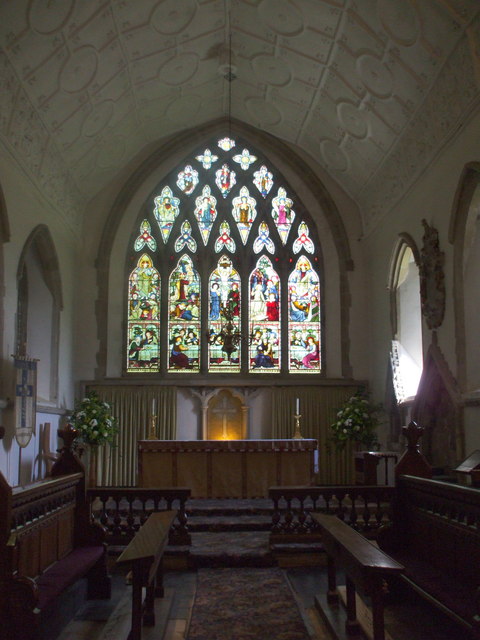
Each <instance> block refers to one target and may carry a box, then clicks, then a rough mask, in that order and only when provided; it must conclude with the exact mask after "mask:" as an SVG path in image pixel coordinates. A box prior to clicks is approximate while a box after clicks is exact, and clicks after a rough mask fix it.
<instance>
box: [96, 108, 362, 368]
mask: <svg viewBox="0 0 480 640" xmlns="http://www.w3.org/2000/svg"><path fill="white" fill-rule="evenodd" d="M226 124H227V125H228V127H229V131H230V132H231V134H232V135H235V134H238V135H241V136H243V137H245V138H246V139H252V141H254V144H255V145H256V146H259V147H261V148H262V149H263V150H264V152H265V154H266V155H271V157H272V160H273V162H276V161H282V162H283V163H284V165H285V166H287V167H288V168H289V169H290V171H291V172H292V173H293V174H295V175H297V176H301V177H302V182H303V184H304V185H305V188H307V185H308V189H309V191H310V193H312V194H313V196H314V198H315V200H316V202H317V203H318V204H319V205H320V207H321V209H322V212H323V215H324V217H325V220H326V223H327V225H328V227H329V230H330V232H331V236H332V239H333V242H334V245H335V251H336V255H337V259H338V272H339V279H340V281H339V296H340V326H341V329H340V333H341V339H340V341H339V343H340V345H341V368H342V375H343V376H344V377H351V376H352V367H351V363H350V359H349V347H350V338H349V323H350V304H351V294H350V283H349V279H348V272H349V271H352V270H353V269H354V263H353V259H352V255H351V250H350V244H349V240H348V236H347V233H346V229H345V226H344V224H343V220H342V218H341V216H340V213H339V211H338V209H337V206H336V204H335V202H334V200H333V198H332V197H331V195H330V194H329V192H328V191H327V189H326V188H325V186H324V185H323V183H322V182H321V180H320V179H319V178H318V177H317V176H316V174H315V173H314V171H313V170H312V169H311V167H310V166H309V165H308V164H307V163H306V162H305V160H304V159H303V158H301V157H300V156H299V155H298V154H297V153H296V152H295V151H293V150H292V149H291V148H290V147H288V146H287V145H286V144H285V143H283V142H282V141H280V140H278V139H276V138H274V137H273V136H270V135H268V134H266V133H265V132H261V131H257V130H256V129H253V128H252V127H249V126H248V125H246V124H244V123H241V122H239V121H236V120H234V121H232V122H228V123H227V122H226V120H225V118H222V119H219V120H216V121H214V122H212V123H210V124H209V125H206V126H204V127H201V128H199V129H198V130H195V131H193V130H190V131H185V132H182V133H181V134H177V135H175V136H172V137H171V138H170V139H169V140H168V141H166V142H165V143H164V144H163V145H162V146H160V147H159V148H158V149H157V150H156V151H154V152H153V153H152V154H151V155H150V156H149V157H148V158H147V159H146V160H145V161H144V162H143V163H142V164H141V165H140V166H139V167H138V168H137V169H136V170H135V171H134V172H133V173H132V175H131V176H130V178H129V179H128V180H127V181H126V182H125V185H124V187H123V188H122V189H121V191H120V192H119V193H118V195H117V197H116V198H115V201H114V203H113V205H112V207H111V209H110V212H109V214H108V216H107V220H106V223H105V225H104V230H103V233H102V237H101V239H100V243H99V248H98V253H97V260H96V269H97V288H98V300H97V304H96V310H97V338H98V340H99V350H98V352H97V368H96V372H95V376H96V378H97V379H102V378H104V377H105V376H106V371H107V334H108V329H107V324H106V323H105V322H102V321H101V318H105V317H107V312H108V299H109V285H108V282H109V265H110V261H111V252H112V247H113V243H114V240H115V234H114V233H112V229H115V228H117V227H118V225H119V222H120V220H121V219H122V218H123V216H124V214H125V211H126V209H127V207H128V205H129V203H130V201H131V199H132V198H133V196H134V194H135V193H136V192H137V191H138V190H139V189H140V188H141V186H142V185H143V183H144V182H145V180H146V179H147V178H148V176H151V175H152V174H153V172H154V171H155V170H156V169H157V168H158V166H159V165H160V164H161V163H162V162H164V161H165V158H169V157H170V156H171V157H172V160H171V163H170V164H171V167H173V166H175V164H176V162H177V161H178V160H177V159H176V158H175V154H177V157H178V153H179V150H181V154H182V157H183V156H184V155H185V154H186V153H188V151H189V150H190V149H193V148H194V147H195V146H197V145H198V144H199V143H200V142H201V141H202V140H203V139H206V138H208V137H211V136H213V135H214V134H215V133H217V132H223V131H224V129H225V125H226Z"/></svg>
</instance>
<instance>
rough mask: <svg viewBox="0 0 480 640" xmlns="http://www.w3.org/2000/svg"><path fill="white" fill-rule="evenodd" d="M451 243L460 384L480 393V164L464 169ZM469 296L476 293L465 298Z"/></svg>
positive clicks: (453, 212) (455, 207) (456, 200)
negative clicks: (452, 249) (479, 286)
mask: <svg viewBox="0 0 480 640" xmlns="http://www.w3.org/2000/svg"><path fill="white" fill-rule="evenodd" d="M449 240H450V242H451V243H452V244H453V247H454V266H453V281H454V302H455V304H454V309H455V337H456V351H457V352H456V356H457V380H458V384H459V386H460V389H461V390H462V392H469V391H475V390H477V389H480V369H479V367H478V361H479V358H480V331H479V330H478V318H479V317H480V297H479V296H478V295H477V293H476V292H477V291H478V281H479V275H480V163H478V162H472V163H469V164H467V165H466V166H465V168H464V170H463V173H462V175H461V177H460V181H459V185H458V189H457V192H456V194H455V198H454V202H453V208H452V215H451V222H450V229H449ZM467 292H475V293H473V295H466V294H467Z"/></svg>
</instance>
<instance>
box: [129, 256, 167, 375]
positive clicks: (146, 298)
mask: <svg viewBox="0 0 480 640" xmlns="http://www.w3.org/2000/svg"><path fill="white" fill-rule="evenodd" d="M159 307H160V276H159V273H158V271H157V270H156V269H155V268H154V266H153V260H152V258H151V257H150V256H149V255H148V254H146V253H145V254H143V255H142V256H141V257H140V259H139V260H138V263H137V266H136V267H135V269H133V271H132V272H131V273H130V277H129V280H128V348H127V353H128V355H127V358H128V360H127V369H128V371H133V372H135V373H137V372H140V371H151V370H152V369H154V370H155V369H156V368H157V367H158V360H159V344H158V336H159V329H160V321H159Z"/></svg>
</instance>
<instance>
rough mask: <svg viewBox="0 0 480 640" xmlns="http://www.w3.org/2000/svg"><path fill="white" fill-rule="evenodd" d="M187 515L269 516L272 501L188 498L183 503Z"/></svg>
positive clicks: (271, 510)
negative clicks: (184, 503)
mask: <svg viewBox="0 0 480 640" xmlns="http://www.w3.org/2000/svg"><path fill="white" fill-rule="evenodd" d="M185 511H186V513H187V516H189V517H190V516H192V517H193V516H205V517H210V516H237V515H239V516H240V515H241V516H244V515H259V516H271V515H272V513H273V503H272V502H271V500H265V499H258V500H241V499H235V500H233V499H230V500H229V499H225V500H210V499H190V500H187V503H186V505H185Z"/></svg>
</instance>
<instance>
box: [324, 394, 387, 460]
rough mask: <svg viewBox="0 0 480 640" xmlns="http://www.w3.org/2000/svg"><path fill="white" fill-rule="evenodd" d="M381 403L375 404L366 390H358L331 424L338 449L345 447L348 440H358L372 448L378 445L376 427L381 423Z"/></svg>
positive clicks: (333, 438) (357, 441) (332, 437)
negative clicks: (379, 415)
mask: <svg viewBox="0 0 480 640" xmlns="http://www.w3.org/2000/svg"><path fill="white" fill-rule="evenodd" d="M380 410H381V406H380V405H373V404H371V402H370V401H369V400H368V397H367V395H366V393H365V392H364V391H357V393H356V394H355V395H353V396H351V397H350V398H349V399H348V400H347V401H346V402H345V404H344V405H343V407H342V408H341V409H340V410H339V411H338V413H337V419H336V421H335V422H334V423H333V424H332V425H331V430H332V436H331V440H332V441H333V442H334V444H335V446H336V447H337V449H344V448H345V445H346V444H347V442H356V443H360V444H362V445H364V446H365V447H367V448H369V449H372V448H375V447H376V446H377V445H378V438H377V434H376V429H377V427H378V424H379V420H378V417H377V416H378V412H379V411H380Z"/></svg>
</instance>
